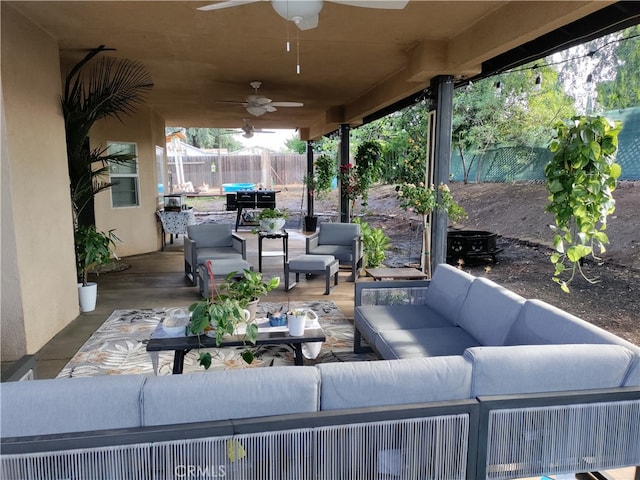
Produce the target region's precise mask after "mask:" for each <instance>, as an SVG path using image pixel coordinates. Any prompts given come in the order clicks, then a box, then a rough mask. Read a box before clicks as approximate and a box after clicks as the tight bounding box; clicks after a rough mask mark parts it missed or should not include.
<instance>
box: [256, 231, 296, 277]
mask: <svg viewBox="0 0 640 480" xmlns="http://www.w3.org/2000/svg"><path fill="white" fill-rule="evenodd" d="M265 238H269V239H274V238H281V239H282V250H281V251H275V252H274V251H267V252H263V251H262V241H263V240H264V239H265ZM263 256H264V257H284V264H286V263H287V261H288V260H289V233H288V232H287V231H286V230H282V231H280V232H273V233H271V232H258V271H259V272H260V273H262V257H263Z"/></svg>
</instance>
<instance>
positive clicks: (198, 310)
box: [188, 261, 279, 369]
mask: <svg viewBox="0 0 640 480" xmlns="http://www.w3.org/2000/svg"><path fill="white" fill-rule="evenodd" d="M207 271H208V274H209V285H210V286H211V295H210V296H209V298H206V299H204V300H201V301H199V302H195V303H193V304H192V305H190V306H189V312H191V315H190V319H189V325H188V331H189V332H190V333H192V334H194V335H198V336H200V335H207V336H211V337H213V338H215V341H216V346H217V347H219V346H220V345H222V343H223V341H224V340H223V339H224V337H225V336H226V335H235V334H237V332H238V329H239V327H240V326H242V325H243V324H245V333H244V338H243V341H244V343H250V344H253V345H255V343H256V339H257V338H258V325H257V324H256V323H255V322H252V321H251V319H250V318H249V311H248V310H246V305H247V302H246V300H245V299H244V298H241V297H239V296H237V297H236V296H234V295H233V294H232V292H231V291H230V289H229V287H228V285H229V284H230V283H231V282H232V281H233V278H234V277H236V276H237V273H236V272H232V273H230V274H229V275H228V276H227V277H226V278H225V282H224V283H223V284H222V285H221V290H222V292H223V293H220V292H219V291H218V290H217V289H216V286H215V282H214V276H213V269H212V266H211V261H208V262H207ZM278 280H279V278H278ZM240 356H241V357H242V359H243V360H244V361H245V362H246V363H252V362H253V359H254V353H253V351H252V350H251V349H245V350H244V351H243V352H242V353H241V354H240ZM211 360H212V357H211V353H210V352H200V355H199V357H198V363H199V364H200V365H201V366H203V367H204V368H205V369H208V368H209V367H210V366H211Z"/></svg>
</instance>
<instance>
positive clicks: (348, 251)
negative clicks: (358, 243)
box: [310, 244, 353, 263]
mask: <svg viewBox="0 0 640 480" xmlns="http://www.w3.org/2000/svg"><path fill="white" fill-rule="evenodd" d="M310 253H311V254H313V255H332V256H333V257H335V258H337V259H338V261H340V262H347V263H350V262H352V261H353V250H352V248H351V244H349V246H348V247H347V246H344V245H318V246H317V247H315V248H312V249H311V251H310Z"/></svg>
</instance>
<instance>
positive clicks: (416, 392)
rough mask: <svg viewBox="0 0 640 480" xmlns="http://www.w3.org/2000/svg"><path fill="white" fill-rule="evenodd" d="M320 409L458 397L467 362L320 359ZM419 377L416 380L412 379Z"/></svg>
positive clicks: (463, 391) (462, 394) (464, 390)
mask: <svg viewBox="0 0 640 480" xmlns="http://www.w3.org/2000/svg"><path fill="white" fill-rule="evenodd" d="M316 368H317V369H318V370H319V371H320V377H321V380H322V381H321V391H322V395H321V405H320V409H321V410H336V409H341V408H361V407H375V406H379V405H399V404H408V403H421V402H438V401H445V400H446V401H450V400H462V399H467V398H469V394H470V391H471V364H470V363H469V362H467V361H465V360H464V358H462V357H461V356H459V357H438V358H412V359H407V360H391V361H384V360H380V361H377V362H345V363H321V364H319V365H317V366H316ZM417 379H419V381H416V380H417Z"/></svg>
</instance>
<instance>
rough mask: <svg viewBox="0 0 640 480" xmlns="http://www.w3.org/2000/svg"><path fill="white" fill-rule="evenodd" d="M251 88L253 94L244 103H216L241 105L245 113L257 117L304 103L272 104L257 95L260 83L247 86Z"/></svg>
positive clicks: (267, 99)
mask: <svg viewBox="0 0 640 480" xmlns="http://www.w3.org/2000/svg"><path fill="white" fill-rule="evenodd" d="M249 85H250V86H251V88H253V90H254V92H255V94H254V95H249V96H248V97H247V98H246V100H245V101H244V102H218V103H235V104H238V105H243V106H244V107H245V108H246V109H247V112H249V113H250V114H251V115H254V116H256V117H259V116H260V115H263V114H265V113H267V112H275V111H276V110H278V109H277V108H276V107H302V106H304V103H300V102H274V101H272V100H271V99H270V98H267V97H265V96H262V95H258V89H259V88H260V86H261V85H262V82H251V83H250V84H249Z"/></svg>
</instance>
